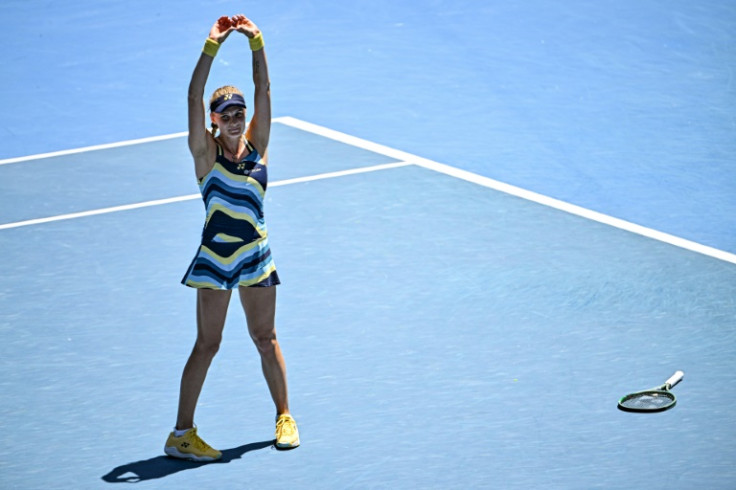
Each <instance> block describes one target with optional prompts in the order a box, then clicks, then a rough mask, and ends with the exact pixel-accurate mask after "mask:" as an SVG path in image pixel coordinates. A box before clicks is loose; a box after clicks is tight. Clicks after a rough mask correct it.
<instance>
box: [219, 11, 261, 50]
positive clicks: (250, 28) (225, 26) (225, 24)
mask: <svg viewBox="0 0 736 490" xmlns="http://www.w3.org/2000/svg"><path fill="white" fill-rule="evenodd" d="M233 31H238V32H241V33H243V34H245V35H246V36H247V37H248V38H249V39H253V38H254V37H255V36H257V35H258V33H259V32H261V31H260V30H259V29H258V26H256V25H255V23H254V22H253V21H252V20H250V19H249V18H248V17H246V16H245V15H242V14H238V15H233V16H232V17H228V16H222V17H220V18H219V19H217V22H215V25H213V26H212V29H211V30H210V39H212V40H214V41H217V42H218V43H222V42H223V41H225V39H227V37H228V36H229V35H230V33H231V32H233Z"/></svg>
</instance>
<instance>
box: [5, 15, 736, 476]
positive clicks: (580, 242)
mask: <svg viewBox="0 0 736 490" xmlns="http://www.w3.org/2000/svg"><path fill="white" fill-rule="evenodd" d="M94 5H95V6H94V7H93V4H92V3H88V2H80V3H79V5H78V6H75V7H74V8H64V7H63V6H59V5H56V6H45V7H46V8H47V9H48V15H47V16H43V18H41V19H40V20H39V24H40V25H41V27H42V28H39V34H38V35H34V36H30V37H28V38H26V44H25V45H20V44H18V45H17V47H16V50H15V52H14V55H13V56H12V57H11V59H10V62H9V64H8V67H7V70H8V72H7V73H8V74H9V75H10V76H9V77H7V78H6V79H5V81H4V82H3V85H2V86H3V91H2V94H0V96H1V98H2V101H3V103H4V105H5V107H6V108H8V112H7V113H6V112H4V113H3V116H2V117H3V121H4V122H3V126H4V128H5V130H6V131H5V133H4V134H3V136H1V137H0V141H2V143H3V145H2V148H1V149H0V158H2V160H0V250H1V251H2V257H3V259H2V264H3V268H2V270H3V274H0V335H1V337H0V338H1V339H2V342H0V374H1V375H2V376H0V387H2V397H0V400H1V401H0V434H2V439H0V441H1V442H2V443H3V445H4V447H5V448H6V450H5V452H4V453H3V455H2V456H0V487H2V488H19V489H25V488H29V489H30V488H110V487H115V486H116V484H121V483H123V484H124V483H127V484H135V485H136V487H140V488H262V487H266V486H268V487H273V488H325V489H333V488H357V489H362V488H398V487H405V488H437V489H449V488H560V489H563V488H564V489H578V488H579V489H588V488H614V487H621V486H623V487H633V486H641V485H644V484H646V486H647V487H649V488H662V489H664V488H678V489H690V488H713V489H720V488H723V489H727V488H733V486H734V484H736V465H735V464H734V462H735V461H736V442H735V441H736V437H734V436H736V432H735V431H734V423H733V414H732V411H731V405H732V402H733V401H734V400H736V388H734V386H733V384H732V383H731V378H732V375H731V373H732V372H733V370H734V368H735V367H736V361H735V359H736V329H735V326H736V255H734V254H735V253H736V238H735V237H736V235H734V233H735V232H736V227H734V226H733V225H734V221H733V220H734V218H733V216H734V215H736V214H734V213H733V212H732V211H734V210H736V197H735V196H736V192H734V191H736V167H735V166H734V159H733V158H734V157H733V156H734V154H736V153H734V151H733V150H734V141H736V138H733V136H734V134H733V133H734V127H733V122H732V120H731V119H732V116H730V115H729V114H732V113H733V109H736V102H734V100H735V99H734V97H733V95H734V93H733V90H734V89H733V86H732V85H730V84H729V82H728V80H729V78H728V76H727V71H728V69H727V68H726V67H725V66H726V63H725V62H726V61H727V60H729V59H730V60H733V56H734V53H735V51H734V48H733V43H731V44H729V42H731V41H733V37H734V34H733V33H734V32H736V30H734V29H732V28H733V27H734V25H736V9H734V8H733V7H732V6H727V5H725V4H721V3H719V2H704V3H699V4H698V5H695V6H693V5H688V4H686V3H684V2H676V3H675V4H673V5H668V6H667V7H666V8H665V7H663V6H661V5H659V4H657V3H653V2H645V3H644V4H641V3H634V2H623V3H621V2H618V3H614V2H603V3H601V4H596V5H595V6H593V5H588V4H586V3H584V2H572V3H569V4H565V6H561V5H556V6H552V5H548V4H546V3H544V2H530V3H529V4H525V5H523V6H522V5H504V6H500V5H497V6H496V5H488V4H486V3H483V2H462V3H460V4H457V3H450V2H419V3H418V4H417V5H414V6H413V7H410V6H402V5H392V4H389V3H388V2H378V3H376V2H373V3H372V4H370V5H369V4H368V3H363V2H355V3H352V4H351V3H347V4H344V5H343V6H341V7H330V8H328V7H327V5H326V4H324V5H323V4H322V3H320V2H293V3H291V2H273V4H272V5H269V6H263V5H261V6H257V7H256V9H257V10H256V11H255V12H253V13H249V12H246V14H248V15H250V16H252V17H253V18H254V19H256V20H258V21H259V25H260V26H261V28H262V29H263V30H264V36H266V42H267V49H268V56H269V61H270V62H271V65H272V66H271V71H272V72H273V76H272V78H273V80H272V82H273V86H274V88H273V92H274V102H275V105H274V109H275V119H274V121H273V128H272V142H271V145H270V148H271V149H270V164H269V165H270V166H269V172H270V182H269V188H268V193H267V194H266V214H267V217H268V223H269V224H268V226H269V232H270V241H271V247H272V249H273V253H274V259H275V261H276V264H277V267H278V270H279V275H280V276H281V279H282V281H283V284H282V285H281V286H279V287H278V310H277V326H278V331H279V339H280V342H281V345H282V347H283V349H284V353H285V357H286V362H287V367H288V369H289V388H290V398H291V405H292V412H293V413H294V415H295V417H296V418H297V420H298V422H299V428H300V432H301V439H302V446H301V447H299V448H298V449H296V450H293V451H288V452H282V451H277V450H275V449H274V448H273V415H274V413H273V404H272V402H271V400H270V398H269V395H268V390H267V387H266V384H265V382H264V381H263V378H262V375H261V372H260V369H261V368H260V363H259V359H258V355H257V352H256V350H255V348H254V347H253V345H252V342H251V339H250V338H249V337H248V333H247V330H246V327H245V321H244V318H243V315H242V311H241V310H240V309H239V306H238V305H237V304H232V305H231V309H230V313H229V316H228V319H227V323H226V327H225V334H224V335H225V338H224V340H223V343H222V347H221V349H220V351H219V353H218V354H217V357H216V358H215V361H214V363H213V365H212V367H211V369H210V372H209V375H208V378H207V381H206V383H205V385H204V391H203V392H202V395H201V397H200V403H199V405H198V408H197V425H198V426H199V428H200V431H201V432H202V434H204V435H205V437H206V438H207V440H208V442H210V443H212V444H213V445H215V446H216V447H218V448H219V449H221V450H222V451H223V458H222V460H221V461H220V462H216V463H211V464H196V463H188V462H183V461H179V460H173V459H170V458H167V457H166V456H164V455H163V452H162V449H163V443H164V441H165V439H166V435H167V434H168V432H169V431H170V430H171V427H172V426H173V424H174V422H175V417H176V403H177V396H178V383H179V379H180V375H181V370H182V368H183V366H184V362H185V361H186V356H187V355H188V352H189V351H190V349H191V346H192V343H193V341H194V338H195V334H196V331H195V301H194V297H195V295H194V292H193V291H192V290H191V289H189V288H185V287H183V286H181V285H180V284H179V281H180V279H181V277H182V275H183V274H184V272H185V270H186V267H187V265H188V263H189V261H190V260H191V258H192V255H193V253H194V252H195V250H196V247H197V245H198V240H199V235H200V232H201V225H202V219H203V205H202V202H201V198H200V196H199V194H198V189H197V186H196V182H195V178H194V172H193V168H192V162H191V157H190V156H189V153H188V150H187V145H186V135H185V133H182V132H181V131H182V129H183V128H184V127H185V121H186V114H185V108H184V106H185V103H184V101H183V100H180V99H182V95H183V94H184V90H185V87H186V83H187V81H188V76H189V74H190V72H191V68H192V67H193V63H194V58H195V56H196V55H197V52H198V50H199V49H200V48H201V41H202V39H203V38H204V36H205V35H206V30H207V28H208V26H209V25H210V24H211V20H212V19H214V18H216V17H217V16H218V15H219V14H220V12H221V11H225V13H229V12H230V11H231V10H232V11H233V13H236V12H238V11H241V10H243V8H244V7H242V6H240V5H238V4H236V3H234V2H221V3H220V4H218V5H216V6H212V5H196V6H195V5H185V6H182V7H180V8H179V7H177V8H178V10H176V11H175V12H173V13H172V14H171V15H173V19H172V21H171V23H170V25H169V26H167V27H165V30H159V28H158V27H157V26H160V25H161V24H162V22H161V19H162V18H163V17H165V16H166V15H169V14H168V13H167V12H168V10H169V9H171V10H174V7H173V4H171V3H170V2H162V3H161V4H160V5H157V6H156V7H148V6H144V4H143V2H132V3H131V2H127V3H125V4H123V3H117V2H112V3H110V4H108V5H105V6H96V4H94ZM36 7H37V6H36ZM420 7H421V8H420ZM33 8H34V6H33V2H30V3H22V2H7V3H6V4H4V5H3V6H2V7H0V12H2V14H3V15H2V21H1V23H2V24H3V26H7V27H8V29H6V32H5V33H4V34H3V36H4V38H3V39H5V40H7V41H8V42H9V43H18V42H19V41H18V40H17V37H13V38H12V40H11V39H10V37H6V36H8V31H10V32H15V33H16V34H17V33H19V32H20V31H19V28H18V27H17V24H15V23H14V22H13V21H14V20H17V19H21V18H26V17H27V16H29V15H31V14H32V11H33ZM151 9H154V10H151ZM143 13H146V15H147V17H145V18H144V16H143ZM363 18H371V19H373V21H372V24H371V25H372V26H373V28H372V29H371V28H369V27H368V26H366V25H364V23H362V22H360V19H363ZM553 21H557V22H553ZM123 25H130V26H132V27H131V30H132V31H133V32H134V33H135V34H136V35H137V36H134V38H135V39H132V38H127V37H124V36H122V35H121V34H120V33H119V32H118V30H119V29H118V28H119V27H121V26H123ZM11 26H14V27H12V29H11ZM81 26H86V27H88V28H89V29H90V32H92V33H93V34H95V35H96V36H98V37H97V38H98V39H100V42H99V43H92V44H89V45H87V47H86V48H85V49H87V51H88V52H89V53H90V55H89V56H90V57H89V58H84V59H83V58H81V57H78V56H76V55H74V54H73V53H72V52H71V51H73V49H72V48H73V47H74V46H75V42H77V43H78V41H79V38H78V37H74V36H72V37H71V38H70V37H69V34H70V33H78V31H77V30H75V29H81ZM440 26H447V29H448V32H447V34H446V35H445V36H444V37H443V38H442V40H441V42H440V40H438V39H436V38H433V37H432V36H430V35H429V34H430V33H433V32H434V31H433V29H434V28H437V27H440ZM555 26H556V27H555ZM494 27H495V29H494ZM316 28H318V30H319V31H320V32H325V33H329V35H328V34H325V35H321V37H320V36H316V35H314V34H313V31H314V29H316ZM161 29H164V28H161ZM153 33H155V34H156V35H155V36H153ZM310 33H311V35H310ZM101 34H106V37H99V35H101ZM615 35H617V36H618V37H617V39H618V44H616V43H614V41H613V39H614V37H615ZM172 36H179V37H180V38H181V39H183V40H182V41H181V43H175V42H174V41H173V40H172V39H170V37H172ZM62 39H63V40H64V41H63V42H61V40H62ZM75 39H76V40H77V41H75ZM126 39H129V40H127V41H126ZM130 39H132V40H130ZM144 40H145V42H144ZM542 40H543V41H544V43H542V42H541V41H542ZM54 41H57V42H54ZM154 41H155V42H154ZM583 41H586V42H587V44H585V43H583ZM11 45H13V44H11ZM78 45H79V44H77V46H78ZM144 45H147V46H150V50H148V51H147V50H146V49H144V47H145V46H144ZM664 45H666V46H667V47H666V48H665V47H663V46H664ZM477 46H482V48H481V49H480V50H478V49H476V50H473V49H471V48H473V47H477ZM460 48H462V50H461V49H460ZM584 48H585V49H584ZM232 49H233V50H235V48H232ZM392 49H393V50H392ZM66 50H69V52H67V51H66ZM655 52H658V53H659V55H660V56H659V57H655V56H654V53H655ZM19 53H27V54H28V55H33V56H20V54H19ZM122 53H129V55H128V57H117V58H116V59H117V60H118V61H112V60H113V58H115V55H118V54H122ZM458 53H459V54H458ZM456 54H457V56H458V57H459V59H456V58H455V55H456ZM512 54H513V56H512ZM234 55H235V52H234V51H233V53H230V54H228V53H224V54H223V55H222V56H220V55H218V56H220V57H219V58H218V60H221V61H222V66H220V67H219V68H218V70H222V72H221V73H220V72H219V71H216V72H215V74H214V76H215V78H224V77H225V76H226V74H227V73H228V70H229V69H231V67H230V68H228V66H229V65H227V66H226V63H234V62H235V61H234V59H235V58H234ZM604 55H607V56H609V62H607V63H606V64H603V63H602V61H601V60H602V57H603V56H604ZM434 56H438V57H439V59H442V60H445V64H444V65H443V68H444V71H443V75H442V77H440V79H439V80H437V79H436V78H435V75H436V74H437V73H436V71H437V67H436V66H434V65H432V64H429V62H430V61H431V60H432V59H433V57H434ZM155 59H160V60H167V61H165V62H161V63H163V64H165V65H166V67H167V68H168V69H167V70H162V71H160V72H156V73H154V72H152V71H151V70H150V66H152V63H153V61H154V60H155ZM31 60H37V61H38V62H39V63H41V62H45V63H46V69H47V71H48V72H49V75H48V76H47V77H46V78H43V79H38V81H37V82H35V85H32V86H29V85H28V83H29V80H31V79H33V76H34V75H38V74H39V72H38V71H37V70H38V65H37V64H36V63H34V62H31ZM627 60H628V61H627ZM310 61H313V62H314V64H310ZM89 63H97V64H98V67H97V69H96V70H95V71H94V72H89V71H88V70H87V68H89V66H88V64H89ZM133 65H135V66H137V68H135V69H132V68H131V67H132V66H133ZM147 67H148V68H147ZM346 67H349V68H350V69H347V68H346ZM494 67H496V68H498V70H496V71H494V69H493V68H494ZM566 72H574V74H575V76H572V77H570V78H569V79H567V78H565V77H564V76H563V75H564V74H565V73H566ZM627 74H628V75H631V78H629V82H627V83H629V84H630V85H623V86H622V85H621V83H620V82H621V80H623V79H624V78H625V75H627ZM532 75H533V76H532ZM402 77H403V78H402ZM41 80H43V83H41ZM146 80H149V82H148V83H149V85H148V90H147V91H143V92H142V93H139V92H140V90H141V87H142V86H143V85H144V84H145V83H146V82H145V81H146ZM151 80H155V81H156V83H153V82H151ZM328 80H330V81H331V82H330V83H329V84H328V83H327V82H328ZM512 80H515V82H514V83H512ZM246 82H247V80H246V81H243V82H239V83H242V84H243V85H244V88H245V87H247V86H246V85H245V83H246ZM555 82H556V85H555ZM213 83H214V82H213ZM24 84H25V85H24ZM23 86H26V87H31V88H35V90H37V91H38V93H39V94H41V96H42V100H44V101H46V102H44V104H46V105H44V104H41V105H36V104H32V105H29V106H25V105H23V104H22V103H21V101H19V100H18V97H16V96H15V94H17V93H19V91H20V90H21V88H22V87H23ZM461 86H462V87H464V88H463V90H460V87H461ZM555 86H556V87H557V88H555ZM392 88H395V89H396V90H392ZM111 91H112V92H113V93H114V94H115V96H114V97H110V96H109V94H110V92H111ZM138 96H139V97H138ZM586 97H587V98H586ZM307 99H311V101H310V100H307ZM33 100H35V99H33ZM574 100H576V101H578V104H577V105H575V106H573V105H572V104H569V103H570V102H572V101H574ZM126 101H127V102H126ZM433 101H439V102H440V104H439V105H437V104H435V106H434V107H430V105H431V104H432V103H433ZM627 104H628V105H627ZM634 109H635V110H634ZM18 111H20V112H18ZM23 111H26V112H23ZM47 113H48V114H49V115H50V117H51V118H52V119H53V120H54V121H53V122H52V123H51V124H47V125H46V126H45V127H44V134H45V137H44V138H38V133H37V131H39V130H40V129H39V128H38V126H36V127H35V129H34V127H32V126H31V125H29V124H27V123H25V121H28V120H29V119H27V118H26V119H23V121H24V123H22V124H21V123H20V122H17V121H16V119H15V117H11V116H12V115H13V114H28V115H29V117H32V119H33V120H34V121H39V120H41V121H43V119H38V118H39V117H40V115H43V114H47ZM111 115H114V117H112V116H111ZM152 115H156V117H151V118H150V120H148V119H147V117H149V116H152ZM653 121H658V123H657V124H658V126H656V127H655V125H654V124H653ZM614 128H615V130H614ZM34 131H36V133H34ZM236 301H237V300H235V299H233V303H236ZM676 370H682V371H684V372H685V379H684V381H683V382H682V383H680V384H679V385H677V387H676V388H674V390H673V391H674V392H675V393H676V395H677V397H678V402H677V406H676V407H674V408H673V409H671V410H668V411H665V412H662V413H656V414H632V413H625V412H622V411H619V410H618V409H617V408H616V402H617V400H618V399H619V398H620V397H621V396H622V395H623V394H625V393H628V392H631V391H635V390H638V389H643V388H648V387H650V386H655V385H658V384H661V383H662V382H663V381H664V379H666V378H667V377H669V376H670V375H671V374H672V373H673V372H674V371H676Z"/></svg>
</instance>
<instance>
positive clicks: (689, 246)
mask: <svg viewBox="0 0 736 490" xmlns="http://www.w3.org/2000/svg"><path fill="white" fill-rule="evenodd" d="M273 122H277V123H282V124H285V125H287V126H291V127H294V128H297V129H300V130H302V131H307V132H310V133H313V134H317V135H319V136H322V137H325V138H328V139H332V140H335V141H339V142H341V143H345V144H348V145H351V146H354V147H356V148H362V149H364V150H368V151H372V152H374V153H378V154H381V155H385V156H388V157H391V158H393V159H396V160H398V161H399V162H398V163H392V164H388V166H386V165H378V166H374V167H364V168H363V169H355V170H352V171H351V170H347V171H343V172H331V173H328V174H320V175H316V176H312V177H302V178H299V179H290V180H289V181H281V182H273V183H272V184H270V185H271V186H278V185H286V184H287V183H297V182H306V181H308V180H319V179H321V178H330V177H339V176H342V175H350V174H352V173H362V172H366V171H367V172H370V171H374V170H381V169H383V168H393V167H396V166H405V165H410V164H414V165H418V166H420V167H424V168H427V169H430V170H434V171H435V172H440V173H443V174H445V175H449V176H452V177H455V178H458V179H462V180H466V181H468V182H472V183H474V184H478V185H482V186H484V187H487V188H490V189H494V190H496V191H499V192H503V193H505V194H509V195H512V196H516V197H519V198H521V199H525V200H527V201H532V202H535V203H538V204H541V205H543V206H547V207H551V208H554V209H558V210H560V211H564V212H566V213H570V214H574V215H576V216H580V217H582V218H586V219H589V220H592V221H596V222H599V223H603V224H606V225H609V226H613V227H614V228H619V229H621V230H626V231H629V232H631V233H636V234H637V235H641V236H645V237H647V238H651V239H653V240H657V241H660V242H664V243H668V244H670V245H674V246H676V247H679V248H683V249H686V250H690V251H692V252H697V253H700V254H703V255H707V256H709V257H713V258H716V259H719V260H723V261H725V262H730V263H732V264H736V254H732V253H729V252H726V251H723V250H719V249H717V248H713V247H708V246H707V245H702V244H700V243H696V242H693V241H690V240H686V239H684V238H680V237H677V236H674V235H670V234H668V233H663V232H661V231H657V230H654V229H651V228H647V227H645V226H641V225H637V224H635V223H631V222H628V221H625V220H622V219H619V218H614V217H612V216H608V215H606V214H603V213H599V212H597V211H592V210H590V209H586V208H583V207H580V206H576V205H574V204H570V203H568V202H565V201H560V200H558V199H554V198H551V197H548V196H544V195H542V194H537V193H536V192H532V191H528V190H526V189H522V188H520V187H516V186H513V185H510V184H506V183H503V182H499V181H497V180H494V179H491V178H488V177H484V176H482V175H478V174H475V173H472V172H468V171H466V170H462V169H459V168H456V167H452V166H450V165H446V164H444V163H439V162H435V161H432V160H428V159H426V158H422V157H419V156H416V155H412V154H411V153H407V152H404V151H401V150H397V149H395V148H391V147H388V146H384V145H381V144H378V143H374V142H372V141H368V140H364V139H362V138H358V137H356V136H351V135H349V134H346V133H342V132H340V131H335V130H333V129H329V128H325V127H323V126H319V125H317V124H313V123H309V122H306V121H302V120H300V119H296V118H293V117H289V116H285V117H278V118H274V119H273ZM186 135H187V133H186V132H182V133H174V134H170V135H164V136H154V137H151V138H141V139H136V140H129V141H122V142H119V143H110V144H104V145H96V146H88V147H85V148H78V149H73V150H63V151H57V152H52V153H43V154H39V155H30V156H27V157H19V158H10V159H6V160H0V165H4V164H8V163H17V162H25V161H30V160H38V159H43V158H50V157H54V156H61V155H71V154H75V153H82V152H86V151H93V150H102V149H110V148H118V147H121V146H129V145H135V144H139V143H149V142H154V141H162V140H167V139H172V138H179V137H183V136H186ZM199 197H200V196H199V194H192V195H189V196H180V197H175V198H171V199H160V200H157V201H147V202H144V203H137V204H129V205H125V206H116V207H112V208H104V209H98V210H92V211H85V212H82V213H72V214H66V215H60V216H52V217H49V218H40V219H34V220H28V221H19V222H16V223H7V224H3V225H0V230H3V229H8V228H17V227H20V226H28V225H33V224H39V223H48V222H50V221H59V220H62V219H72V218H79V217H83V216H91V215H95V214H104V213H112V212H116V211H125V210H128V209H136V208H141V207H147V206H157V205H159V204H167V203H169V202H177V201H182V200H189V199H196V198H199Z"/></svg>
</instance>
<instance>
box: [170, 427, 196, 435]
mask: <svg viewBox="0 0 736 490" xmlns="http://www.w3.org/2000/svg"><path fill="white" fill-rule="evenodd" d="M190 430H192V429H184V430H179V429H177V428H176V427H174V437H181V436H183V435H184V434H186V433H187V432H189V431H190Z"/></svg>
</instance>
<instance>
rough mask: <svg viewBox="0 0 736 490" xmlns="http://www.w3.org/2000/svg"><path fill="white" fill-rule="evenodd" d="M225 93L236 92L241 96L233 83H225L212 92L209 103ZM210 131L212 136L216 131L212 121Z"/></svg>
mask: <svg viewBox="0 0 736 490" xmlns="http://www.w3.org/2000/svg"><path fill="white" fill-rule="evenodd" d="M227 94H238V95H240V96H241V97H243V92H241V91H240V89H239V88H238V87H235V86H233V85H225V86H223V87H220V88H218V89H217V90H215V91H214V92H212V97H210V103H209V105H210V106H212V103H213V102H214V101H215V100H217V98H218V97H222V96H223V95H227ZM210 131H211V132H212V136H215V133H217V124H215V123H214V122H213V123H212V128H211V129H210Z"/></svg>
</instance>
